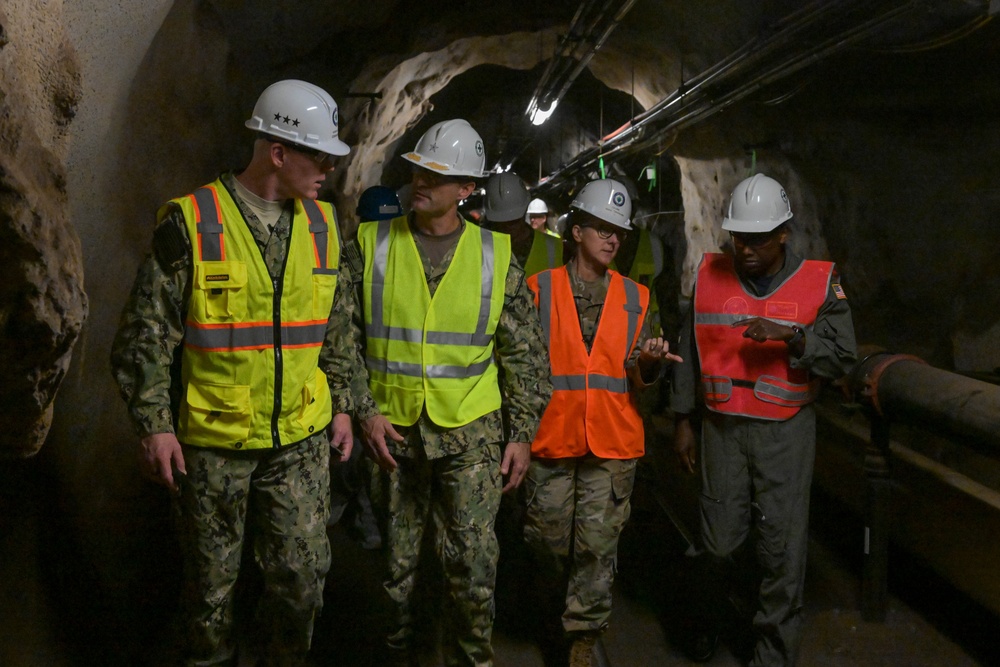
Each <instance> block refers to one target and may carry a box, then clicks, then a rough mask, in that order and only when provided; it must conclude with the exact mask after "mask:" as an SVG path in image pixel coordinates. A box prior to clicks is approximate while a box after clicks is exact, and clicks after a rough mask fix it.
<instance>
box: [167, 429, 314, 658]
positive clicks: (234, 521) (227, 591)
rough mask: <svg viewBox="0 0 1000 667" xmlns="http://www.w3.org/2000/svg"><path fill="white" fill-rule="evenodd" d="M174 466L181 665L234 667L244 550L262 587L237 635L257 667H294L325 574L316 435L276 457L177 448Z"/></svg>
mask: <svg viewBox="0 0 1000 667" xmlns="http://www.w3.org/2000/svg"><path fill="white" fill-rule="evenodd" d="M184 460H185V465H186V467H187V477H186V478H184V479H183V480H182V482H181V484H180V490H181V493H180V497H179V499H178V501H177V503H176V505H175V507H176V510H177V511H176V515H177V523H178V528H179V531H178V532H179V535H180V543H181V551H182V553H183V555H184V560H185V562H184V578H185V590H184V597H183V604H182V613H183V614H184V616H183V622H184V623H186V624H187V629H186V636H185V637H184V641H183V644H182V651H183V653H184V656H185V657H184V664H185V665H190V666H194V665H198V666H199V667H200V666H207V665H231V664H233V663H234V655H235V652H236V638H235V637H234V629H233V615H234V587H235V585H236V579H237V576H238V575H239V573H240V566H241V562H240V561H241V558H242V555H243V553H244V541H247V542H248V543H249V544H248V546H249V547H250V549H251V550H252V553H253V559H254V562H255V563H256V565H257V567H258V568H259V570H260V573H261V579H262V584H263V590H262V592H261V596H260V600H259V601H258V604H257V609H256V614H255V618H254V627H253V628H252V630H251V631H250V632H247V633H246V636H248V637H251V638H252V641H253V646H252V647H251V650H252V652H254V653H256V654H258V655H259V657H260V662H258V663H257V664H258V665H282V666H284V665H299V664H302V662H303V661H304V659H305V656H306V653H308V651H309V647H310V644H311V643H312V631H313V622H314V620H315V617H316V616H317V615H318V613H319V611H320V609H321V608H322V606H323V583H324V579H325V577H326V573H327V571H328V570H329V569H330V543H329V541H328V539H327V535H326V524H327V517H328V516H329V513H330V476H329V461H330V446H329V439H328V437H327V435H326V429H324V430H323V433H322V434H319V435H315V436H312V437H310V438H309V439H307V440H304V441H303V442H301V443H298V444H296V445H292V446H289V447H285V448H283V449H279V450H266V451H249V452H234V451H228V450H218V449H207V448H201V447H190V446H185V447H184ZM241 634H242V633H241Z"/></svg>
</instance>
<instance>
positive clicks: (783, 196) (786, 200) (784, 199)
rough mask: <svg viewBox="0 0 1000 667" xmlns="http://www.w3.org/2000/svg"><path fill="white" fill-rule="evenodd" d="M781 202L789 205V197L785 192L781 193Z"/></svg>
mask: <svg viewBox="0 0 1000 667" xmlns="http://www.w3.org/2000/svg"><path fill="white" fill-rule="evenodd" d="M781 201H783V202H785V203H786V204H787V203H788V195H786V194H785V191H784V190H782V191H781Z"/></svg>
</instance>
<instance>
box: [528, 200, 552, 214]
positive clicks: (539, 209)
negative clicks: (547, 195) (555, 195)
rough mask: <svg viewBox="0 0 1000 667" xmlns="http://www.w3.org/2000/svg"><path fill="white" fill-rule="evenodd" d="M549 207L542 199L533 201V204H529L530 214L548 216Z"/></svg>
mask: <svg viewBox="0 0 1000 667" xmlns="http://www.w3.org/2000/svg"><path fill="white" fill-rule="evenodd" d="M548 212H549V207H548V206H547V205H546V204H545V202H543V201H542V200H541V199H532V200H531V203H530V204H528V213H535V214H538V213H545V214H548Z"/></svg>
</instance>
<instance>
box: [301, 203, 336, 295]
mask: <svg viewBox="0 0 1000 667" xmlns="http://www.w3.org/2000/svg"><path fill="white" fill-rule="evenodd" d="M300 201H301V202H302V208H303V209H304V210H305V212H306V216H307V217H308V218H309V233H310V234H312V239H313V243H314V244H315V248H316V255H317V259H318V261H319V266H317V267H316V268H315V269H313V273H319V274H324V275H330V276H335V275H337V274H338V273H339V267H336V266H328V264H327V261H328V258H327V254H328V252H329V250H328V247H329V242H330V239H329V237H328V236H327V234H328V233H329V230H330V225H329V224H327V221H326V218H325V217H323V211H321V210H320V208H319V204H317V203H316V202H314V201H313V200H312V199H301V200H300ZM334 229H335V230H336V231H335V232H334V233H335V234H337V236H338V240H339V237H340V229H339V228H337V226H336V225H334Z"/></svg>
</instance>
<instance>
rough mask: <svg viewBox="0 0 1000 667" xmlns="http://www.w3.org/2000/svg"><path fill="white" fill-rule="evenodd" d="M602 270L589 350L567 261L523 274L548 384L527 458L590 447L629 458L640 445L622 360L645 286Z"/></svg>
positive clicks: (638, 322)
mask: <svg viewBox="0 0 1000 667" xmlns="http://www.w3.org/2000/svg"><path fill="white" fill-rule="evenodd" d="M608 273H609V275H610V276H611V282H610V284H609V285H608V295H607V297H606V298H605V301H604V308H603V310H602V311H601V319H600V321H599V322H598V324H597V333H596V334H595V335H594V342H593V345H592V346H591V350H590V353H589V354H588V353H587V346H586V344H585V343H584V342H583V334H582V332H581V331H580V319H579V316H578V315H577V310H576V301H575V300H574V299H573V289H572V287H571V286H570V282H569V273H568V271H567V269H566V267H560V268H558V269H551V270H549V271H543V272H541V273H539V274H537V275H534V276H531V277H530V278H528V285H529V286H530V287H531V289H532V291H533V292H534V293H535V305H536V306H538V313H539V316H540V317H541V320H542V329H543V330H544V331H545V336H546V340H547V341H548V346H549V364H550V368H551V372H552V389H553V392H552V400H551V401H550V402H549V406H548V408H547V409H546V410H545V414H544V415H543V416H542V423H541V426H539V428H538V433H537V435H536V436H535V441H534V442H533V443H531V455H532V456H537V457H540V458H546V459H558V458H567V457H571V456H583V455H584V454H586V453H587V451H588V450H589V451H591V452H593V453H594V454H595V455H596V456H600V457H602V458H606V459H632V458H636V457H639V456H642V454H643V451H644V450H645V438H644V433H643V428H642V417H641V416H640V415H639V411H638V410H637V409H636V405H635V400H634V399H633V397H632V393H631V392H630V391H629V383H628V379H627V378H626V376H625V362H626V361H628V358H629V356H630V355H631V354H632V350H633V349H635V346H636V344H637V343H638V340H639V332H640V330H641V329H642V322H643V317H644V315H645V313H646V308H647V307H648V306H649V290H648V289H646V288H645V287H643V286H642V285H639V284H637V283H635V282H633V281H631V280H629V279H628V278H625V277H623V276H622V275H621V274H620V273H617V272H616V271H609V272H608Z"/></svg>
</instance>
